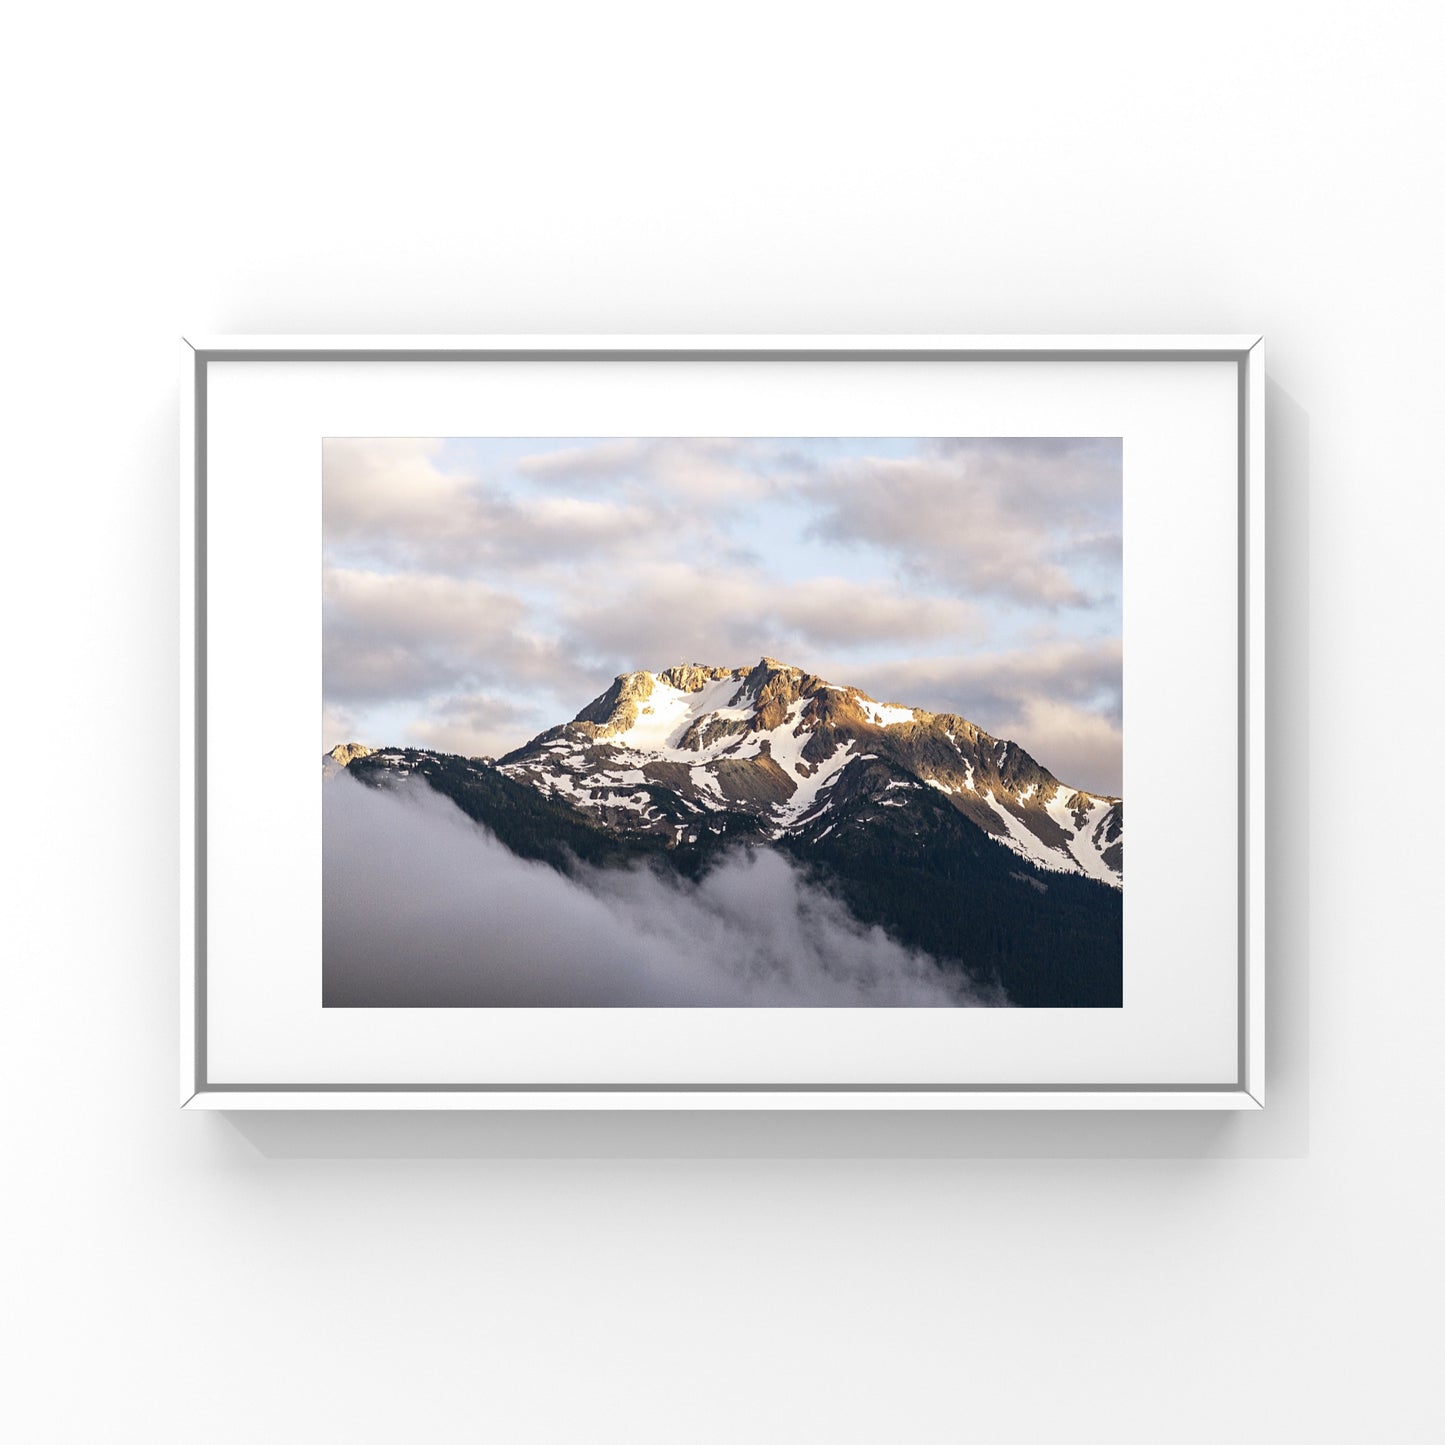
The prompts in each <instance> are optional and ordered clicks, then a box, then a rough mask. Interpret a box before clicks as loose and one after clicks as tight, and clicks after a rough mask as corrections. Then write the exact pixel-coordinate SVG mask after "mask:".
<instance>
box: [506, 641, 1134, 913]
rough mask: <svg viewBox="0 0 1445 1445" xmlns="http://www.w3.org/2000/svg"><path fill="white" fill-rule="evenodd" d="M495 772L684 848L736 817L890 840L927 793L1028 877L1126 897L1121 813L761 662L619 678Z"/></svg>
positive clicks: (1038, 770)
mask: <svg viewBox="0 0 1445 1445" xmlns="http://www.w3.org/2000/svg"><path fill="white" fill-rule="evenodd" d="M498 768H499V770H500V771H501V772H503V773H505V774H506V775H507V776H509V777H511V778H513V779H515V780H517V781H519V782H524V783H527V784H529V785H531V786H532V787H534V788H536V789H538V790H539V791H540V792H542V793H543V794H545V795H547V796H549V797H552V798H554V799H557V800H559V801H565V802H567V803H569V804H571V805H572V806H573V807H574V808H576V809H578V810H579V811H580V812H582V813H584V814H586V815H588V816H590V817H591V818H593V819H594V820H595V821H598V822H601V823H603V824H605V825H606V826H608V827H610V828H614V829H617V830H620V831H628V832H646V833H657V834H662V835H665V836H667V837H668V838H669V839H670V841H672V842H674V843H676V844H677V845H679V846H683V845H686V844H688V843H695V842H697V841H698V840H699V838H700V837H702V836H703V835H704V834H705V833H709V832H711V833H722V832H727V831H729V826H730V820H733V819H735V818H736V817H737V815H739V814H742V815H746V816H747V817H748V818H751V819H753V820H755V822H756V824H757V825H758V827H759V829H760V830H761V831H762V833H763V835H764V836H769V837H772V838H781V837H784V836H792V837H795V838H802V839H804V840H812V839H818V840H821V839H822V838H823V837H826V836H827V835H828V834H829V833H830V832H831V831H832V830H833V829H834V828H835V827H840V826H841V827H868V826H870V820H877V819H882V818H888V819H889V821H890V823H891V825H893V826H899V825H901V824H902V823H903V822H904V820H906V819H907V817H908V816H909V815H908V813H907V812H901V813H893V812H885V811H884V810H900V809H901V810H907V809H909V808H911V807H917V806H918V803H917V801H916V800H917V799H918V798H919V797H920V795H921V790H922V789H923V788H925V787H926V788H931V789H934V790H936V791H937V792H938V793H941V794H943V795H944V797H945V798H947V800H948V802H949V804H950V805H951V806H952V807H953V808H954V809H956V810H957V811H958V812H959V813H961V814H962V815H963V816H964V817H966V818H967V819H968V820H969V821H971V822H972V823H974V824H975V825H976V826H977V827H979V828H981V829H982V830H983V831H984V832H986V833H987V834H988V835H989V836H990V837H991V838H992V839H993V840H994V841H995V842H996V843H998V844H999V845H1000V846H1001V847H1004V848H1008V849H1011V850H1012V851H1014V852H1015V853H1017V854H1018V855H1019V856H1020V857H1022V858H1025V859H1027V860H1028V861H1029V862H1030V863H1032V864H1033V865H1035V866H1036V867H1039V868H1042V869H1045V870H1049V871H1054V872H1061V873H1078V874H1083V875H1084V876H1086V877H1089V878H1094V879H1097V880H1098V881H1100V882H1103V883H1107V884H1109V885H1110V886H1112V887H1115V888H1119V887H1122V885H1123V867H1124V863H1123V812H1124V809H1123V803H1122V801H1121V800H1120V799H1118V798H1112V797H1103V796H1099V795H1096V794H1092V793H1087V792H1084V791H1083V790H1081V789H1077V788H1071V787H1069V786H1067V785H1066V784H1063V783H1061V782H1060V781H1059V780H1058V779H1057V778H1055V777H1054V776H1053V774H1052V773H1050V772H1049V771H1048V770H1047V769H1046V768H1043V767H1042V766H1040V765H1039V764H1038V763H1037V762H1035V761H1034V759H1033V758H1031V757H1030V756H1029V755H1028V754H1027V753H1026V752H1025V751H1024V750H1023V749H1022V748H1020V747H1019V746H1018V745H1017V744H1015V743H1011V742H1006V741H1000V740H999V739H997V738H993V737H990V736H989V735H988V734H987V733H985V732H982V731H981V730H980V729H979V728H977V727H975V726H974V725H973V724H972V723H970V722H968V721H967V720H966V719H964V718H961V717H957V716H955V715H954V714H951V713H929V712H924V711H922V710H920V709H917V708H908V707H902V706H899V705H897V704H894V703H879V702H876V701H875V700H874V699H872V698H870V697H868V696H866V695H865V694H864V693H862V692H860V691H859V690H858V689H857V688H852V687H839V686H836V685H834V684H831V683H828V682H825V681H823V679H821V678H819V677H816V676H813V675H812V674H810V673H805V672H803V671H802V670H801V669H799V668H796V667H788V666H786V665H785V664H783V663H780V662H777V661H775V660H774V659H772V658H766V657H765V658H763V659H762V660H761V661H760V662H759V663H758V664H757V665H756V666H754V667H751V668H725V667H703V666H684V667H673V668H668V669H667V670H666V671H664V672H660V673H652V672H633V673H626V674H624V675H623V676H621V677H619V678H617V680H616V681H615V682H614V683H613V685H612V686H611V687H610V688H609V689H608V690H607V691H606V692H605V693H603V694H602V696H601V697H599V698H597V699H595V700H594V701H593V702H592V703H590V704H589V705H588V706H587V707H585V708H583V709H582V711H581V712H580V713H578V714H577V716H576V718H574V719H573V720H572V721H571V722H570V723H565V724H563V725H562V726H560V727H556V728H552V729H550V730H549V731H547V732H545V733H542V734H541V735H540V736H538V737H536V738H534V739H533V740H532V741H531V742H529V743H528V744H527V745H526V746H525V747H522V748H519V749H518V750H517V751H516V752H513V753H510V754H508V755H507V756H506V757H505V758H503V759H501V760H500V762H499V764H498ZM845 803H846V805H847V806H846V807H844V804H845Z"/></svg>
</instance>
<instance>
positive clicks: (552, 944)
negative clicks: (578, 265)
mask: <svg viewBox="0 0 1445 1445" xmlns="http://www.w3.org/2000/svg"><path fill="white" fill-rule="evenodd" d="M322 465H323V555H322V581H323V658H324V665H323V700H322V701H323V710H322V734H323V743H322V752H323V756H322V759H321V762H322V766H321V774H322V777H321V785H322V790H323V920H322V922H323V990H322V1002H323V1005H324V1006H325V1007H327V1008H365V1007H390V1008H505V1007H527V1008H535V1007H562V1008H568V1007H664V1008H676V1007H721V1008H738V1007H764V1008H778V1007H788V1008H795V1007H801V1008H813V1007H826V1008H836V1007H852V1008H876V1007H902V1008H924V1007H926V1008H959V1007H983V1008H1000V1007H1021V1008H1071V1009H1072V1008H1118V1007H1121V1006H1122V1005H1123V1002H1124V999H1123V955H1122V947H1123V944H1122V921H1123V881H1124V860H1123V800H1122V792H1123V774H1122V767H1123V741H1122V737H1123V720H1122V667H1123V644H1122V616H1123V611H1122V549H1123V521H1122V511H1123V506H1122V465H1123V458H1122V442H1121V440H1120V439H1119V438H1117V437H990V438H970V437H922V438H898V437H888V438H873V439H865V438H616V437H611V438H592V439H588V438H572V437H563V438H432V439H415V438H364V437H346V438H329V439H327V440H326V441H325V442H324V444H323V456H322Z"/></svg>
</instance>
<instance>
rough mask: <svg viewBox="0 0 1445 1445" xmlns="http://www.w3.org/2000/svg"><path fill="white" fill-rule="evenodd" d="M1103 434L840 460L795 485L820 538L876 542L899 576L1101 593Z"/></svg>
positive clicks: (1107, 534) (1111, 525)
mask: <svg viewBox="0 0 1445 1445" xmlns="http://www.w3.org/2000/svg"><path fill="white" fill-rule="evenodd" d="M1121 466H1122V452H1121V444H1120V442H1119V441H1118V440H1117V439H1113V438H1058V439H1055V438H1039V439H1018V438H1004V439H989V438H984V439H978V440H969V439H960V440H954V441H940V442H935V443H931V444H930V445H929V446H928V447H927V449H926V450H925V451H924V452H923V453H922V454H921V455H918V456H914V457H865V458H849V459H846V460H842V461H837V462H834V463H832V464H829V465H826V466H821V467H818V468H815V469H813V470H812V472H811V473H810V474H809V475H808V476H807V478H806V479H805V480H804V481H802V482H801V483H800V490H801V492H802V494H803V495H804V496H805V497H806V498H807V499H808V500H809V501H810V502H811V503H812V504H813V506H814V507H815V508H816V509H817V516H816V519H815V521H814V524H813V530H814V533H815V534H816V535H817V536H818V537H820V538H823V539H827V540H830V541H837V542H845V543H848V544H850V545H853V546H861V547H870V548H876V549H880V550H882V551H884V552H886V553H887V554H889V555H890V556H891V557H892V558H893V559H894V561H895V562H896V564H897V565H898V567H899V569H900V571H901V572H902V573H903V575H904V576H905V577H913V578H932V579H934V580H935V581H939V582H943V583H946V584H948V585H950V586H952V587H955V588H957V589H959V590H960V591H961V592H963V593H964V594H971V595H975V596H991V597H999V598H1004V599H1008V600H1010V601H1013V602H1016V603H1022V604H1024V605H1028V606H1039V607H1048V608H1057V607H1082V606H1088V605H1092V604H1093V603H1095V602H1097V601H1100V600H1105V599H1106V595H1107V589H1104V590H1103V591H1102V592H1101V590H1100V589H1099V587H1098V586H1097V585H1096V584H1095V583H1093V582H1091V581H1090V575H1091V574H1094V573H1097V572H1099V570H1100V562H1101V560H1105V561H1107V560H1108V559H1110V558H1114V557H1116V556H1117V554H1118V549H1119V547H1120V545H1121V544H1120V541H1119V536H1120V529H1121V522H1120V506H1121V499H1122V491H1121V487H1122V483H1121Z"/></svg>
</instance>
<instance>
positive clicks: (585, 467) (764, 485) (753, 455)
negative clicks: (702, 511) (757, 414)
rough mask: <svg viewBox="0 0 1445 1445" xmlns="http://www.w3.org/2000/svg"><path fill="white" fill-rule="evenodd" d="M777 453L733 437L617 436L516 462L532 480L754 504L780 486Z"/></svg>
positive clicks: (708, 501) (714, 502) (763, 444)
mask: <svg viewBox="0 0 1445 1445" xmlns="http://www.w3.org/2000/svg"><path fill="white" fill-rule="evenodd" d="M775 451H776V448H775V447H774V446H772V445H770V444H768V443H766V442H758V441H754V440H751V439H747V438H734V437H620V438H613V439H610V440H606V441H597V442H588V443H586V444H584V445H581V446H575V447H563V448H558V449H556V450H552V451H545V452H538V453H537V454H535V455H534V456H530V457H525V458H523V459H522V461H521V462H519V463H518V467H517V469H518V471H520V472H521V473H522V474H523V475H524V476H526V477H529V478H531V479H532V480H534V481H538V482H543V483H547V484H551V485H555V486H575V485H577V484H579V483H580V484H585V485H587V486H589V487H600V488H606V489H612V490H618V491H621V492H622V493H623V494H625V495H629V496H631V495H638V494H644V495H647V496H650V497H651V496H657V495H659V494H661V495H665V496H670V497H675V498H682V499H686V500H688V501H690V502H698V501H701V502H705V503H706V504H707V505H708V506H709V507H716V506H718V505H719V504H720V503H724V502H734V503H735V502H739V501H746V500H755V499H757V498H759V497H762V496H765V495H767V494H768V493H769V492H771V491H773V490H775V489H776V488H777V487H778V485H779V482H780V476H779V472H778V468H777V466H776V464H775V462H776V458H775V455H774V453H775Z"/></svg>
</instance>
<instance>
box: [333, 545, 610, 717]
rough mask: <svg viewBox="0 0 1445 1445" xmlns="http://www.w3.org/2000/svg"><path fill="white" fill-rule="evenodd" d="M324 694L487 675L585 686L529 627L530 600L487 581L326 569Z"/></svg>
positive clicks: (456, 686)
mask: <svg viewBox="0 0 1445 1445" xmlns="http://www.w3.org/2000/svg"><path fill="white" fill-rule="evenodd" d="M322 615H323V639H324V667H325V677H326V696H327V701H328V703H330V704H331V705H332V706H336V705H338V704H341V705H345V704H347V703H352V704H359V703H363V702H376V701H395V700H398V699H406V698H419V697H423V696H432V695H435V694H437V693H442V692H447V693H454V692H458V691H461V692H467V691H474V690H476V689H477V688H478V687H479V686H480V687H486V686H487V685H489V684H503V685H505V684H512V685H516V684H521V685H523V686H527V687H532V686H536V685H542V686H544V687H546V688H547V689H550V690H556V691H559V692H561V693H562V694H563V695H570V694H571V692H572V691H574V690H581V689H585V688H586V687H587V686H588V685H589V681H590V679H589V680H588V681H584V680H583V679H582V678H580V677H579V675H578V672H577V669H576V667H575V665H574V663H573V661H572V659H571V658H570V657H569V656H568V655H567V654H566V653H565V651H564V650H563V649H562V647H561V645H560V644H559V643H558V642H557V640H556V639H555V638H550V637H545V636H538V635H535V634H533V633H531V632H530V631H528V629H527V626H526V622H527V618H528V609H527V606H526V604H525V603H524V602H523V601H522V600H521V599H520V598H518V597H517V596H515V595H514V594H512V593H509V592H506V591H503V590H502V589H500V588H496V587H492V586H489V585H488V584H486V583H484V582H479V581H474V580H469V579H464V578H456V577H447V576H436V575H432V574H426V573H383V572H365V571H356V570H350V569H346V568H340V567H329V568H326V569H325V570H324V572H323V576H322Z"/></svg>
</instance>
